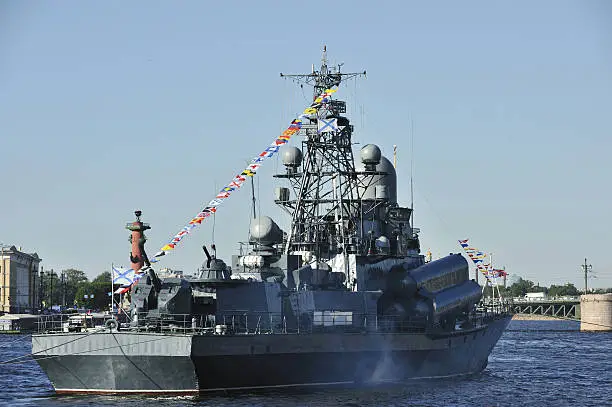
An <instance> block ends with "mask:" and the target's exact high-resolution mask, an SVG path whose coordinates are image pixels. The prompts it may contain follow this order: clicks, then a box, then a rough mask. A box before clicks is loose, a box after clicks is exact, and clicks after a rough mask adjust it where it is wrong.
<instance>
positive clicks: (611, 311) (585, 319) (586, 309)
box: [580, 294, 612, 331]
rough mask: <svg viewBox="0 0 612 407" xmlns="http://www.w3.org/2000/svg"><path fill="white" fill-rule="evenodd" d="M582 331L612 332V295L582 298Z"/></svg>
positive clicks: (594, 295)
mask: <svg viewBox="0 0 612 407" xmlns="http://www.w3.org/2000/svg"><path fill="white" fill-rule="evenodd" d="M580 310H581V311H580V316H581V318H580V330H581V331H612V294H587V295H581V296H580Z"/></svg>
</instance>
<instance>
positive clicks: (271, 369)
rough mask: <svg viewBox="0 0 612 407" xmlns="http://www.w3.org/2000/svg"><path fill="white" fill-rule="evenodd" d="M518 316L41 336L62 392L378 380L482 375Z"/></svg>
mask: <svg viewBox="0 0 612 407" xmlns="http://www.w3.org/2000/svg"><path fill="white" fill-rule="evenodd" d="M510 318H511V317H510V316H504V317H500V318H498V319H495V320H492V321H490V322H489V324H488V325H486V326H482V327H479V328H477V329H473V330H466V331H458V332H454V333H452V334H445V335H438V336H434V335H431V334H429V335H428V334H415V333H388V334H384V333H367V334H360V333H352V334H347V333H318V334H296V335H289V334H272V335H263V334H258V335H235V336H213V335H210V336H207V335H190V334H185V335H183V334H180V335H168V334H159V333H129V332H114V333H110V332H103V333H95V334H86V333H84V334H46V335H33V352H34V353H36V356H35V358H36V360H37V361H38V363H39V364H40V366H41V367H42V369H43V370H44V371H45V373H46V374H47V376H48V377H49V379H50V380H51V383H52V384H53V386H54V388H55V390H56V392H57V393H59V394H62V393H110V394H124V393H140V394H145V393H151V394H156V393H165V394H197V393H200V392H206V391H217V390H241V389H256V388H274V387H301V386H313V385H340V384H343V385H352V384H359V383H373V384H375V383H379V382H389V381H405V380H410V379H431V378H444V377H456V376H463V375H470V374H474V373H478V372H480V371H481V370H483V369H484V368H485V367H486V365H487V359H488V356H489V354H490V353H491V350H492V349H493V347H494V346H495V344H496V343H497V341H498V340H499V338H500V337H501V335H502V333H503V331H504V329H505V328H506V326H507V324H508V323H509V321H510ZM44 349H49V350H47V351H44V352H43V350H44Z"/></svg>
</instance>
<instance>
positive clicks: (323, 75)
mask: <svg viewBox="0 0 612 407" xmlns="http://www.w3.org/2000/svg"><path fill="white" fill-rule="evenodd" d="M341 66H342V65H338V66H337V67H332V68H331V69H330V68H329V67H328V65H327V52H326V48H323V57H322V59H321V68H320V70H318V71H317V70H315V68H314V65H313V69H312V73H310V74H299V75H284V74H282V73H281V77H286V78H292V79H294V80H296V81H297V82H300V83H302V84H307V85H311V86H312V87H313V95H314V96H313V100H314V98H316V97H317V96H318V95H320V94H321V93H322V92H323V91H325V90H326V89H329V88H332V87H334V86H338V85H340V83H341V82H342V81H345V80H347V79H349V78H353V77H356V76H360V75H365V74H366V73H365V71H364V72H359V73H342V72H340V69H341ZM343 113H346V102H344V101H341V100H333V99H332V100H330V102H329V103H326V104H324V105H323V106H322V107H321V108H320V109H319V110H318V112H317V113H316V114H313V115H311V116H310V117H309V118H308V119H305V120H304V124H303V126H302V130H301V132H300V135H301V136H303V137H304V141H303V142H302V149H301V154H302V155H303V159H300V160H299V161H300V162H297V163H295V165H287V163H285V165H286V166H287V173H286V174H280V175H277V176H276V177H279V178H286V179H288V180H289V182H290V184H291V187H292V190H293V191H292V192H293V194H291V197H290V198H289V197H286V199H283V197H281V196H278V197H277V200H276V203H277V204H279V205H281V206H282V207H284V208H285V209H286V210H287V211H288V212H289V214H290V215H291V218H292V219H291V229H290V232H289V234H288V236H287V240H286V242H285V248H284V252H285V253H287V254H288V253H295V252H311V253H312V254H314V255H315V256H316V258H317V260H320V261H326V260H329V259H331V258H332V257H334V256H335V255H336V254H338V253H342V252H345V253H346V249H347V247H349V246H350V247H354V246H355V243H356V238H357V229H358V228H359V225H360V220H359V217H360V213H361V212H360V199H359V196H358V189H357V183H358V180H357V174H356V172H355V164H354V160H353V151H352V141H351V135H352V132H353V126H352V125H350V123H349V120H348V119H347V118H346V117H343V116H341V114H343ZM300 158H301V157H300ZM300 165H301V168H299V167H300Z"/></svg>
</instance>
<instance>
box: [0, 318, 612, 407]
mask: <svg viewBox="0 0 612 407" xmlns="http://www.w3.org/2000/svg"><path fill="white" fill-rule="evenodd" d="M578 328H579V324H578V323H576V322H569V321H512V322H511V323H510V326H509V327H508V330H507V331H506V332H505V333H504V335H503V336H502V338H501V339H500V341H499V342H498V344H497V346H496V347H495V349H494V350H493V353H492V354H491V356H490V357H489V366H488V367H487V369H485V371H484V372H482V373H481V374H479V375H477V376H475V377H471V378H467V379H461V380H438V381H430V382H426V383H416V382H411V383H405V384H401V385H399V384H398V385H392V386H385V387H377V388H361V389H325V390H316V391H314V390H309V391H303V392H298V391H295V390H292V391H274V392H257V393H245V394H239V395H230V396H224V395H217V396H207V397H199V398H197V397H101V396H86V397H83V396H79V397H72V396H71V397H66V396H61V397H60V396H55V395H54V393H53V389H52V387H51V384H50V383H49V381H48V380H47V378H46V376H45V375H44V373H43V372H42V371H41V370H40V368H39V367H38V365H37V364H36V363H35V362H33V361H29V362H27V363H23V364H10V365H0V389H1V391H0V405H3V406H4V405H7V406H65V407H69V406H115V405H118V406H129V407H132V406H133V407H136V406H147V407H152V406H155V407H157V406H317V407H319V406H321V407H323V406H333V407H343V406H347V407H348V406H350V407H355V406H516V405H526V404H527V403H529V404H530V406H529V407H531V406H612V333H609V332H608V333H581V332H579V331H578ZM30 350H31V345H30V340H29V336H15V335H0V361H6V360H8V359H11V358H14V357H17V356H21V355H23V354H26V353H28V352H30ZM254 374H257V373H256V372H254Z"/></svg>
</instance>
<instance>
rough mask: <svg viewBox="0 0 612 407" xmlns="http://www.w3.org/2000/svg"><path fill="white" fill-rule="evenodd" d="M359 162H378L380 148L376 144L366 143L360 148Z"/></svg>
mask: <svg viewBox="0 0 612 407" xmlns="http://www.w3.org/2000/svg"><path fill="white" fill-rule="evenodd" d="M360 156H361V162H362V163H364V164H378V163H379V162H380V157H381V153H380V148H378V146H377V145H376V144H366V145H365V146H363V147H362V148H361V152H360Z"/></svg>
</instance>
